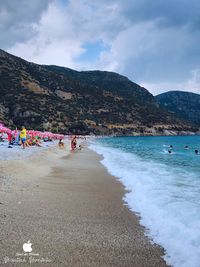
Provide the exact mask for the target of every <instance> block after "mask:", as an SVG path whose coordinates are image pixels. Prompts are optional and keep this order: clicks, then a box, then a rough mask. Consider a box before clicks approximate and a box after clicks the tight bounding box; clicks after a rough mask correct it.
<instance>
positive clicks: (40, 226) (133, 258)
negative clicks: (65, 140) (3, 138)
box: [0, 148, 167, 267]
mask: <svg viewBox="0 0 200 267" xmlns="http://www.w3.org/2000/svg"><path fill="white" fill-rule="evenodd" d="M100 159H101V158H100V157H99V156H98V155H97V154H95V153H94V152H93V151H91V150H89V149H88V148H84V149H83V150H81V151H79V152H76V153H73V154H70V152H69V149H68V150H67V149H65V150H59V149H57V148H50V149H49V150H48V151H43V152H41V154H37V155H32V156H30V157H29V158H27V159H23V160H12V161H11V160H10V161H4V162H3V161H1V162H0V170H1V174H0V186H1V187H0V218H1V226H0V266H30V262H31V263H32V266H120V267H121V266H132V267H134V266H137V267H145V266H146V267H151V266H152V267H153V266H155V267H164V266H167V265H166V263H165V262H164V260H163V259H162V256H163V254H164V251H163V250H162V249H161V248H160V247H159V246H157V245H153V244H152V243H151V242H150V240H149V239H148V238H147V237H146V236H145V235H144V229H143V228H142V227H141V226H140V225H139V221H138V218H137V216H136V215H135V214H134V213H132V212H131V211H129V209H128V208H127V206H126V205H125V203H123V201H122V198H123V195H124V192H125V191H124V188H123V186H122V185H121V183H120V182H118V181H117V180H116V179H115V177H112V176H111V175H109V174H108V172H107V170H106V169H105V168H104V167H103V166H102V165H101V163H100ZM29 240H30V242H31V243H32V252H31V253H25V252H24V251H23V248H22V247H23V244H24V243H26V242H28V241H29Z"/></svg>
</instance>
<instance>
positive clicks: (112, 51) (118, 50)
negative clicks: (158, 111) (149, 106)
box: [0, 0, 200, 95]
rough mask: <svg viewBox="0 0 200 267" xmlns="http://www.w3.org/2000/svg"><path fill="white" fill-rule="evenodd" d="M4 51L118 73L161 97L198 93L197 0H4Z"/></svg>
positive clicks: (0, 24)
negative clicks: (178, 92) (169, 93)
mask: <svg viewBox="0 0 200 267" xmlns="http://www.w3.org/2000/svg"><path fill="white" fill-rule="evenodd" d="M0 48H1V49H3V50H6V51H7V52H9V53H12V54H14V55H17V56H19V57H22V58H24V59H26V60H28V61H32V62H35V63H38V64H54V65H59V66H65V67H69V68H73V69H76V70H96V69H100V70H107V71H114V72H118V73H120V74H122V75H125V76H127V77H128V78H129V79H130V80H132V81H134V82H136V83H138V84H140V85H141V86H144V87H145V88H146V89H148V90H149V91H150V92H151V93H152V94H154V95H156V94H159V93H162V92H165V91H169V90H183V91H191V92H195V93H200V1H199V0H190V1H189V0H167V1H166V0H29V1H27V0H12V1H6V0H0Z"/></svg>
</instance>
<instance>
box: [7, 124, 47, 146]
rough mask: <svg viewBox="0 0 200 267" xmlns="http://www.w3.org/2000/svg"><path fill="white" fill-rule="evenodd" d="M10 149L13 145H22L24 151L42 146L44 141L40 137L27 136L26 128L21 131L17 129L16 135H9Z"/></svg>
mask: <svg viewBox="0 0 200 267" xmlns="http://www.w3.org/2000/svg"><path fill="white" fill-rule="evenodd" d="M7 136H8V147H9V148H12V145H21V146H22V148H23V149H25V148H26V147H30V146H38V147H41V146H42V141H41V140H40V138H39V137H38V136H31V135H27V132H26V128H25V127H24V126H22V128H21V130H20V131H18V130H17V129H16V132H15V134H12V133H7Z"/></svg>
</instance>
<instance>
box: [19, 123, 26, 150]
mask: <svg viewBox="0 0 200 267" xmlns="http://www.w3.org/2000/svg"><path fill="white" fill-rule="evenodd" d="M20 140H21V142H22V146H23V149H25V145H26V128H25V127H24V126H22V129H21V131H20Z"/></svg>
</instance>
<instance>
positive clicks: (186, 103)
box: [156, 91, 200, 126]
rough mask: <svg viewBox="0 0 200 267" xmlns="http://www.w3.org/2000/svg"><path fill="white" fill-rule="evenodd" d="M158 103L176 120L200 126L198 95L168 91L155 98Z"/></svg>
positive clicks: (199, 99) (199, 100)
mask: <svg viewBox="0 0 200 267" xmlns="http://www.w3.org/2000/svg"><path fill="white" fill-rule="evenodd" d="M156 99H157V101H158V103H159V104H160V105H161V106H162V107H164V108H165V109H166V110H167V111H170V112H173V113H174V114H175V115H176V116H177V117H178V118H180V119H182V120H185V121H188V122H190V123H192V124H194V125H196V126H200V95H199V94H195V93H190V92H183V91H170V92H167V93H163V94H160V95H157V96H156Z"/></svg>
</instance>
